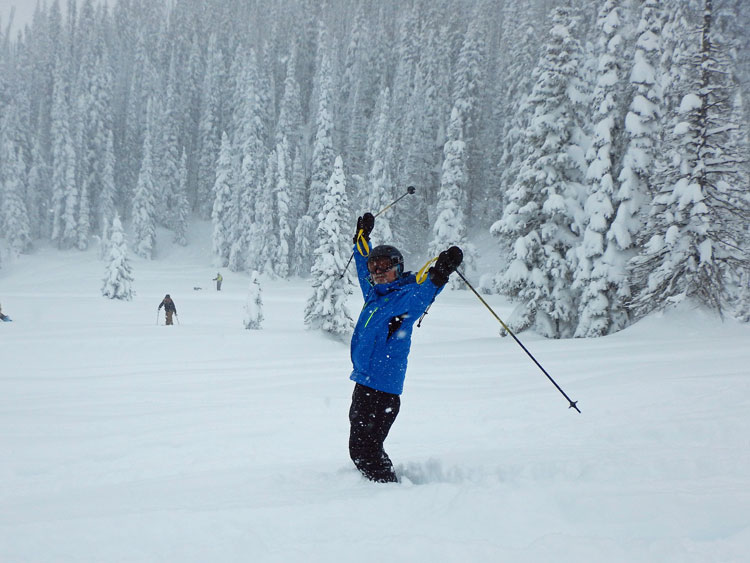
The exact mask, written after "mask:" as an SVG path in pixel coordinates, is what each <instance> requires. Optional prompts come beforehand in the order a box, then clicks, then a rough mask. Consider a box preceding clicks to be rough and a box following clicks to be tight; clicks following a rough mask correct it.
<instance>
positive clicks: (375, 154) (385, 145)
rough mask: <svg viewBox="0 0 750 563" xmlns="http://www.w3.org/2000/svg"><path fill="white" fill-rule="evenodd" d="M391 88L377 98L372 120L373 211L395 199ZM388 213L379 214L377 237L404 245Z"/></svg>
mask: <svg viewBox="0 0 750 563" xmlns="http://www.w3.org/2000/svg"><path fill="white" fill-rule="evenodd" d="M389 102H390V90H389V89H388V88H385V89H384V90H383V91H382V92H381V95H380V99H379V100H378V114H377V116H376V119H374V120H373V127H372V129H371V131H370V133H369V135H368V139H367V145H368V158H367V160H368V162H370V171H369V174H368V176H367V186H368V188H369V193H368V197H367V200H366V202H367V209H368V210H370V212H371V213H377V212H378V211H380V210H381V209H384V208H385V207H386V206H387V205H388V204H389V203H390V202H391V201H393V199H394V198H393V179H392V178H393V175H392V171H391V166H392V164H393V152H392V147H391V143H392V141H393V138H392V135H391V128H390V103H389ZM389 215H390V214H389V213H385V214H383V215H381V216H380V217H378V221H377V222H376V224H375V238H377V239H378V240H384V241H388V244H393V245H395V246H401V244H400V243H401V242H402V241H400V240H397V239H396V238H394V233H393V230H392V229H391V222H390V218H389Z"/></svg>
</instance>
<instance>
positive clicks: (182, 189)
mask: <svg viewBox="0 0 750 563" xmlns="http://www.w3.org/2000/svg"><path fill="white" fill-rule="evenodd" d="M179 174H180V178H179V180H180V181H179V183H178V184H177V193H176V194H175V200H174V226H173V228H174V239H173V240H174V242H175V243H177V244H179V245H180V246H187V229H188V219H189V218H190V202H188V196H187V192H188V168H187V154H185V150H184V149H183V151H182V157H181V158H180V168H179Z"/></svg>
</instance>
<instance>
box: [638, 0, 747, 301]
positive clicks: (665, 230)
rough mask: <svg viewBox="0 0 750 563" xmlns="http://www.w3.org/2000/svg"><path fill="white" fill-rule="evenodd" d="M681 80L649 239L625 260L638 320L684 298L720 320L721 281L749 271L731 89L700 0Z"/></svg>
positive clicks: (725, 292)
mask: <svg viewBox="0 0 750 563" xmlns="http://www.w3.org/2000/svg"><path fill="white" fill-rule="evenodd" d="M685 62H687V61H684V62H683V64H685ZM682 76H683V80H684V83H686V84H687V85H688V86H689V89H688V90H687V91H686V92H685V94H684V95H683V97H682V99H681V102H680V105H679V107H678V108H676V115H675V119H674V120H673V123H674V128H673V129H672V130H671V131H668V132H667V133H668V136H667V146H669V147H672V151H671V155H669V156H670V157H671V162H670V163H668V166H667V167H665V168H664V170H663V173H662V181H663V183H662V186H661V189H660V191H659V193H658V194H657V195H656V197H655V198H654V201H653V204H652V207H651V213H650V215H649V220H648V223H647V225H646V229H645V233H646V235H647V236H648V237H649V238H648V240H647V242H646V244H645V246H644V248H643V251H642V253H641V254H640V255H639V256H637V257H635V258H634V259H633V260H632V271H633V273H634V275H635V278H636V280H638V281H639V282H640V284H641V290H640V292H639V293H638V295H637V296H636V298H635V300H634V306H635V308H636V311H637V313H638V314H640V315H643V314H645V313H648V312H650V311H652V310H655V309H662V308H664V307H667V306H669V305H672V304H676V303H679V302H681V301H682V300H684V299H685V298H690V297H692V298H695V299H697V300H698V301H700V302H702V303H704V304H705V305H707V306H708V307H711V308H713V309H715V310H716V311H718V312H720V313H721V312H722V311H723V310H724V309H725V308H726V305H727V301H728V296H729V295H730V290H729V288H728V287H727V282H729V281H730V280H735V279H738V278H739V277H740V275H741V274H742V272H744V271H745V270H746V269H747V268H748V265H749V264H750V259H749V258H748V256H747V254H746V252H745V251H744V250H743V249H742V245H743V243H744V242H745V236H746V232H745V229H746V221H747V217H748V216H750V208H749V206H748V201H747V197H746V195H747V180H748V178H747V175H746V169H743V168H742V164H743V163H744V162H746V159H747V145H746V144H744V145H740V146H738V145H737V141H738V139H740V138H738V137H737V136H735V135H733V131H735V130H737V128H738V124H737V123H734V122H732V120H731V117H732V115H733V112H732V100H733V94H734V92H735V91H736V85H735V84H733V83H732V81H731V77H732V71H731V66H730V63H729V60H728V58H727V57H726V55H725V53H724V52H723V50H722V46H721V45H720V44H718V42H717V41H716V38H715V37H714V33H713V2H712V0H705V3H704V11H703V20H702V24H701V26H700V44H699V45H698V50H697V52H696V54H695V55H694V58H693V60H692V64H690V66H689V67H688V68H684V69H683V75H682ZM745 141H746V140H745ZM743 218H744V222H743V220H742V219H743Z"/></svg>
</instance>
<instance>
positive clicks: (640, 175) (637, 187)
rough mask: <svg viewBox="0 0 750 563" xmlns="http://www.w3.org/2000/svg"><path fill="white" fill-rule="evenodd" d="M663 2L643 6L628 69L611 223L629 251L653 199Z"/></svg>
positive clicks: (651, 0)
mask: <svg viewBox="0 0 750 563" xmlns="http://www.w3.org/2000/svg"><path fill="white" fill-rule="evenodd" d="M660 4H661V1H660V0H646V2H644V3H643V6H642V7H641V15H640V21H639V23H638V27H637V30H636V33H637V38H636V42H635V50H634V54H633V63H632V65H631V69H630V84H631V88H632V99H631V102H630V107H629V110H628V113H627V115H626V116H625V135H626V138H627V140H626V143H627V145H626V148H625V152H624V155H623V159H622V169H621V171H620V174H619V176H618V181H619V187H618V188H617V192H616V194H615V199H614V202H615V204H616V210H615V218H614V220H613V222H612V226H611V229H610V234H611V235H612V239H611V240H612V242H614V243H615V244H617V246H618V247H619V248H620V249H621V250H623V251H625V252H629V253H630V254H631V256H632V254H634V253H635V249H636V240H637V236H638V233H639V232H640V231H641V230H642V227H643V216H644V215H645V214H644V213H643V212H642V209H643V208H644V206H646V205H648V202H650V199H651V197H650V193H651V192H652V191H653V185H654V183H655V182H654V179H653V178H652V176H653V173H654V170H655V166H654V158H655V153H656V150H657V145H658V142H659V138H658V137H659V123H660V120H661V116H662V113H663V110H662V103H663V100H662V91H661V84H660V82H659V81H658V80H657V77H658V70H657V69H658V68H659V58H660V54H661V50H662V45H661V43H662V42H661V32H662V26H663V17H662V7H661V5H660Z"/></svg>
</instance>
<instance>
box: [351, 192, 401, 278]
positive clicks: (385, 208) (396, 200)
mask: <svg viewBox="0 0 750 563" xmlns="http://www.w3.org/2000/svg"><path fill="white" fill-rule="evenodd" d="M415 191H416V188H415V187H414V186H407V187H406V193H405V194H403V195H401V196H399V197H397V198H396V199H394V200H393V201H392V202H391V203H389V204H388V205H386V206H385V207H384V208H383V209H381V210H380V211H378V212H377V213H376V214H375V215H374V216H373V217H377V216H378V215H382V214H383V213H385V212H386V211H388V210H389V209H390V208H391V207H393V206H394V205H396V204H397V203H398V202H399V201H401V200H402V199H404V198H405V197H406V196H408V195H409V194H413V193H414V192H415ZM361 236H362V231H359V233H357V238H359V237H361ZM353 258H354V251H353V250H352V255H351V256H350V257H349V261H348V262H347V263H346V266H344V269H343V270H342V271H341V275H340V276H339V279H341V278H343V277H344V274H345V273H346V270H347V268H349V264H351V263H352V259H353Z"/></svg>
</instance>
